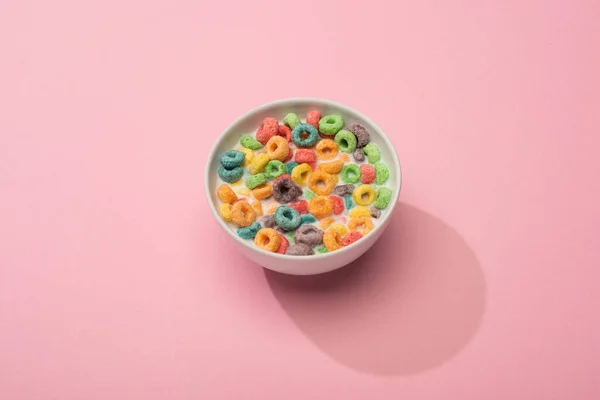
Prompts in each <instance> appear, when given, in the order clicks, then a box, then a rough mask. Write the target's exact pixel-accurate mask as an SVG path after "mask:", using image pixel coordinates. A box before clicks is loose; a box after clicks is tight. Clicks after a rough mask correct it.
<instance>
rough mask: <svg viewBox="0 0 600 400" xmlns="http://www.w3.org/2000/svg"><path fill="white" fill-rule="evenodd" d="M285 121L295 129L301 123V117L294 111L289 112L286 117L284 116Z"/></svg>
mask: <svg viewBox="0 0 600 400" xmlns="http://www.w3.org/2000/svg"><path fill="white" fill-rule="evenodd" d="M283 123H284V124H286V125H287V126H289V127H290V128H291V129H294V128H295V127H297V126H298V125H300V123H301V122H300V118H298V116H297V115H296V114H294V113H289V114H287V115H286V116H285V117H283Z"/></svg>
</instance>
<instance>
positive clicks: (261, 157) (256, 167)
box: [250, 153, 271, 175]
mask: <svg viewBox="0 0 600 400" xmlns="http://www.w3.org/2000/svg"><path fill="white" fill-rule="evenodd" d="M269 161H271V159H270V158H269V156H268V155H266V154H265V153H260V154H257V155H256V156H255V157H254V158H253V159H252V162H250V173H251V174H252V175H256V174H259V173H261V172H263V171H264V169H265V166H266V165H267V163H268V162H269Z"/></svg>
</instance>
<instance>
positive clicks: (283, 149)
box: [265, 136, 290, 161]
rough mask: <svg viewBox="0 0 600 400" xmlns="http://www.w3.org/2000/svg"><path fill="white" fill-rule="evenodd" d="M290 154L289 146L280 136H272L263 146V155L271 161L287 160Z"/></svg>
mask: <svg viewBox="0 0 600 400" xmlns="http://www.w3.org/2000/svg"><path fill="white" fill-rule="evenodd" d="M289 152H290V146H289V145H288V142H287V140H285V139H284V138H282V137H281V136H273V137H272V138H271V139H269V141H268V142H267V144H265V154H266V155H267V156H268V157H269V158H270V159H271V160H279V161H283V160H285V159H286V158H287V156H288V153H289Z"/></svg>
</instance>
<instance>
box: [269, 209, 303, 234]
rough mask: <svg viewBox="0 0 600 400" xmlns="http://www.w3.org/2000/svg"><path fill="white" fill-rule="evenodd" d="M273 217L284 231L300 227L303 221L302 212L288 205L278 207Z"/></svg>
mask: <svg viewBox="0 0 600 400" xmlns="http://www.w3.org/2000/svg"><path fill="white" fill-rule="evenodd" d="M273 217H274V219H275V223H276V224H277V225H279V227H280V228H281V229H283V230H284V231H292V230H294V229H296V228H297V227H299V226H300V224H301V223H302V219H301V218H300V213H299V212H298V211H296V210H294V209H293V208H292V207H288V206H279V207H277V210H275V215H274V216H273Z"/></svg>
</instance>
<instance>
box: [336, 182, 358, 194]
mask: <svg viewBox="0 0 600 400" xmlns="http://www.w3.org/2000/svg"><path fill="white" fill-rule="evenodd" d="M352 192H354V185H353V184H351V183H348V184H345V185H339V186H336V187H335V188H333V193H335V194H336V195H338V196H340V197H343V196H345V195H347V194H352Z"/></svg>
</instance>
